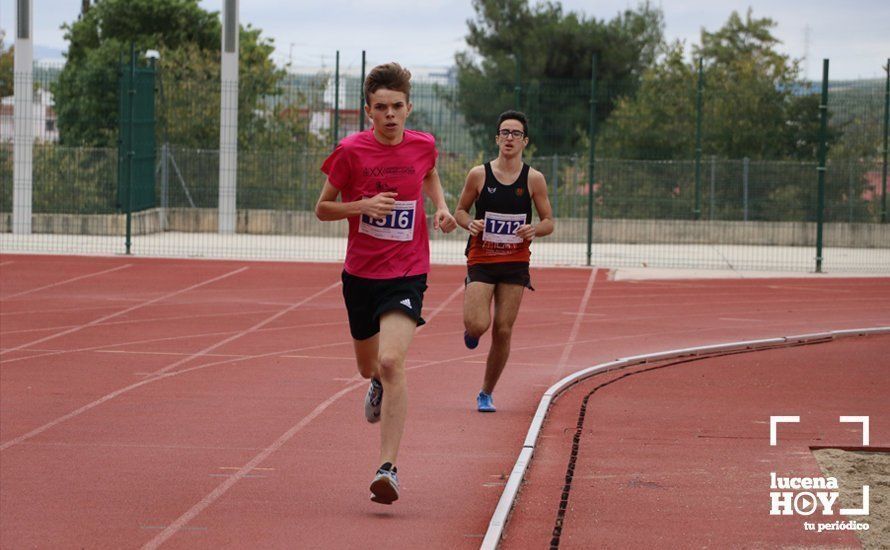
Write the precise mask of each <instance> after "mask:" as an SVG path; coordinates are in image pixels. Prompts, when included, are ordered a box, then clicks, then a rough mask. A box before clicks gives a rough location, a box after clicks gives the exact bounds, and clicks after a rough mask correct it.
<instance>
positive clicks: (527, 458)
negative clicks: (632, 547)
mask: <svg viewBox="0 0 890 550" xmlns="http://www.w3.org/2000/svg"><path fill="white" fill-rule="evenodd" d="M869 334H890V327H871V328H861V329H848V330H831V331H827V332H814V333H811V334H798V335H796V336H781V337H778V338H765V339H762V340H745V341H740V342H728V343H725V344H713V345H708V346H698V347H692V348H682V349H673V350H668V351H660V352H655V353H647V354H644V355H633V356H631V357H624V358H621V359H616V360H614V361H609V362H606V363H600V364H598V365H594V366H592V367H588V368H586V369H582V370H580V371H578V372H575V373H573V374H570V375H568V376H566V377H565V378H563V379H562V380H560V381H559V382H557V383H556V384H553V385H552V386H550V388H549V389H548V390H547V391H546V392H544V395H543V397H541V401H540V403H539V404H538V409H537V411H536V412H535V416H534V417H533V418H532V423H531V426H530V427H529V429H528V433H527V435H526V436H525V442H524V443H523V444H522V450H521V451H520V452H519V457H518V458H517V459H516V463H515V464H514V465H513V471H512V472H510V477H509V478H508V479H507V484H506V486H505V487H504V492H503V493H501V498H500V500H499V501H498V504H497V507H496V508H495V510H494V514H493V515H492V516H491V521H490V522H489V523H488V530H487V531H486V533H485V538H484V539H483V540H482V545H481V546H480V548H481V550H495V549H496V548H497V547H498V544H499V543H500V542H501V536H503V532H504V528H505V527H506V525H507V519H508V518H509V516H510V512H511V511H512V509H513V503H514V502H515V501H516V497H517V495H518V494H519V488H520V485H521V484H522V479H523V477H524V476H525V471H526V470H527V469H528V465H529V463H530V462H531V460H532V455H533V454H534V450H535V444H536V443H537V440H538V434H539V433H540V431H541V427H542V426H543V424H544V419H545V418H546V417H547V412H548V411H549V409H550V405H551V404H552V403H553V400H554V399H555V398H556V397H557V396H558V395H559V394H560V393H562V392H563V391H565V390H566V389H568V388H569V387H570V386H573V385H574V384H577V383H578V382H580V381H582V380H584V379H586V378H589V377H591V376H593V375H595V374H601V373H604V372H609V371H612V370H616V369H621V368H626V367H630V366H634V365H640V364H643V363H649V362H653V361H663V360H665V359H676V358H678V357H695V356H698V355H707V354H710V353H714V352H718V351H733V350H749V351H758V350H760V349H762V348H767V347H769V348H772V347H776V346H779V347H782V346H792V345H796V344H801V343H805V342H816V341H819V340H825V341H830V340H836V339H838V338H848V337H851V336H866V335H869Z"/></svg>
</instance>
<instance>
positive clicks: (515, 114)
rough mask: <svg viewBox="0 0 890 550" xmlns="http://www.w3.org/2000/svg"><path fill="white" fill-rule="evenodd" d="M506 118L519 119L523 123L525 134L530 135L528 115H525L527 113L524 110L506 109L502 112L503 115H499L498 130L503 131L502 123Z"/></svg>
mask: <svg viewBox="0 0 890 550" xmlns="http://www.w3.org/2000/svg"><path fill="white" fill-rule="evenodd" d="M505 120H518V121H519V122H521V123H522V132H523V133H524V134H525V137H528V117H527V116H525V113H523V112H522V111H513V110H509V111H504V112H503V113H501V116H499V117H498V129H497V131H498V132H500V131H501V124H503V123H504V121H505Z"/></svg>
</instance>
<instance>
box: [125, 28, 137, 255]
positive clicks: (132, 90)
mask: <svg viewBox="0 0 890 550" xmlns="http://www.w3.org/2000/svg"><path fill="white" fill-rule="evenodd" d="M129 73H130V80H129V82H128V84H129V85H128V86H127V101H129V102H130V104H129V105H128V111H129V112H128V115H127V124H129V126H130V128H129V129H128V130H127V205H126V208H127V236H126V240H125V241H124V244H125V246H126V249H127V254H130V247H131V245H132V244H133V243H132V235H133V160H134V157H135V156H136V152H135V151H134V150H133V131H134V128H133V126H134V123H133V116H134V113H135V107H136V44H135V43H133V42H130V67H129Z"/></svg>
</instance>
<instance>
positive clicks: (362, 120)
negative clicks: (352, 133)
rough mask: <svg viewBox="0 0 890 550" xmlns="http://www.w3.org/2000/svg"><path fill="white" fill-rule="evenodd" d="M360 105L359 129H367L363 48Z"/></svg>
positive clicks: (359, 84)
mask: <svg viewBox="0 0 890 550" xmlns="http://www.w3.org/2000/svg"><path fill="white" fill-rule="evenodd" d="M358 86H359V91H358V97H359V106H358V129H359V130H360V131H362V132H364V131H365V50H362V79H361V81H360V82H359V83H358Z"/></svg>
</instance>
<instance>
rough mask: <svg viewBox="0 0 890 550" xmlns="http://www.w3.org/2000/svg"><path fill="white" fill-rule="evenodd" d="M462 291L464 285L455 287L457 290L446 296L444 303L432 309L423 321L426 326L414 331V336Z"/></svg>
mask: <svg viewBox="0 0 890 550" xmlns="http://www.w3.org/2000/svg"><path fill="white" fill-rule="evenodd" d="M463 290H464V285H459V286H458V287H457V289H455V291H454V292H452V293H451V294H450V295H449V296H448V298H445V301H444V302H442V303H441V304H439V305H438V307H436V309H434V310H433V311H432V312H431V313H430V314H429V316H428V317H427V318H426V319H424V320H425V321H426V325H423V326H422V327H420V328H419V329H417V331H415V334H417V333H418V332H420V331H422V330H423V329H424V328H425V327H427V326H428V325H429V323H430V321H432V320H433V319H435V318H436V315H438V314H439V313H441V312H442V310H443V309H445V308H446V307H447V306H448V304H450V303H451V302H452V301H453V300H454V299H455V298H457V297H458V296H459V295H460V293H461V292H463Z"/></svg>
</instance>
